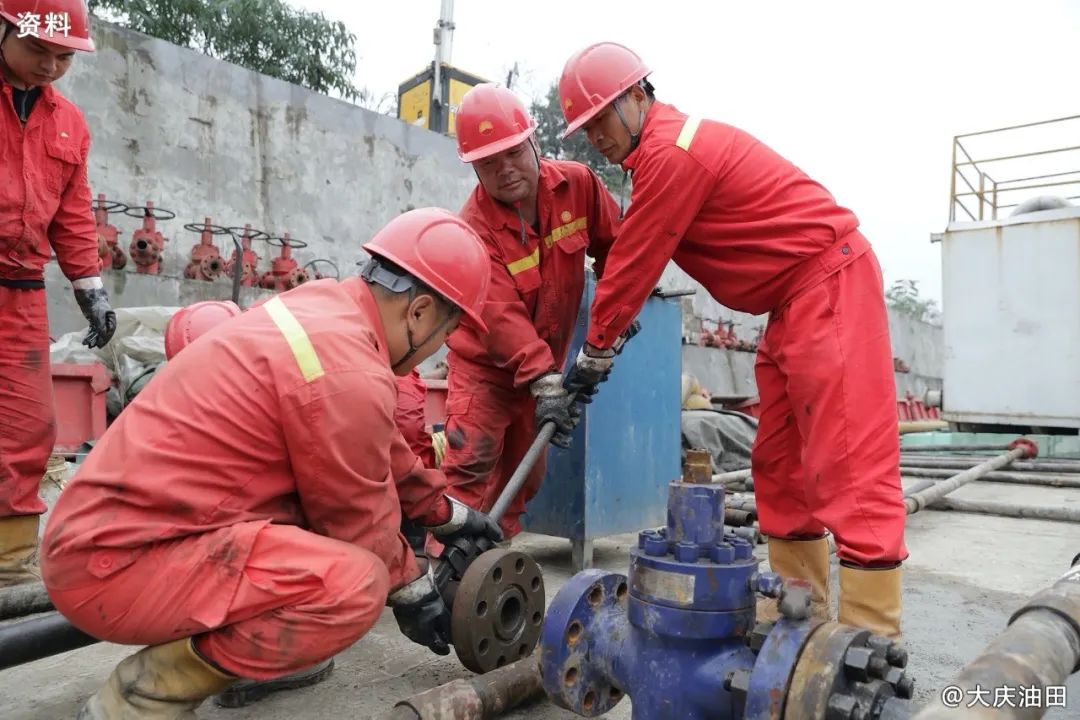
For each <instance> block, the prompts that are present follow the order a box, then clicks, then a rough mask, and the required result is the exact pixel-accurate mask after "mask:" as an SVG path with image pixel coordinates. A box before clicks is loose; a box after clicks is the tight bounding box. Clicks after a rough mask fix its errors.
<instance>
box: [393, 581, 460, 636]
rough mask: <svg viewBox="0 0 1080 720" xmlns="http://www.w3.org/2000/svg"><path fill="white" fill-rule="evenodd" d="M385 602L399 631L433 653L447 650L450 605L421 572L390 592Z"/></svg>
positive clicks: (433, 583)
mask: <svg viewBox="0 0 1080 720" xmlns="http://www.w3.org/2000/svg"><path fill="white" fill-rule="evenodd" d="M386 604H387V605H389V606H390V607H392V608H393V609H394V619H396V620H397V624H398V628H400V630H401V634H402V635H404V636H405V637H407V638H409V639H410V640H412V641H413V642H414V643H416V644H417V645H423V646H424V647H426V648H429V649H430V650H431V651H432V652H433V653H435V654H436V655H449V654H450V642H451V638H450V609H449V608H448V607H446V603H445V602H443V599H442V595H440V594H439V591H438V590H436V589H435V582H434V581H433V580H432V577H431V575H430V574H428V573H425V574H423V575H421V576H420V577H418V578H416V579H415V580H413V581H412V582H411V583H409V584H408V585H406V586H405V587H403V588H401V589H400V590H398V591H397V592H395V593H394V594H393V595H391V596H390V597H389V598H388V599H387V601H386Z"/></svg>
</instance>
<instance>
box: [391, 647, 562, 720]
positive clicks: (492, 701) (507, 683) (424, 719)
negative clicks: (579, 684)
mask: <svg viewBox="0 0 1080 720" xmlns="http://www.w3.org/2000/svg"><path fill="white" fill-rule="evenodd" d="M543 696H544V688H543V685H542V684H541V679H540V667H539V665H537V661H536V658H535V657H532V656H529V657H527V658H523V659H521V660H518V661H517V662H514V663H511V664H509V665H507V666H505V667H501V668H499V669H497V670H492V671H491V672H488V673H484V674H483V675H477V676H475V677H471V678H467V679H463V680H454V681H452V682H449V683H446V684H445V685H440V686H439V687H436V688H432V689H431V690H427V691H425V692H422V693H419V694H417V695H414V696H412V697H411V698H407V699H405V700H402V701H400V702H398V703H397V704H396V705H395V706H394V709H393V710H392V711H391V713H390V715H389V716H388V717H387V720H489V718H494V717H498V716H499V715H501V714H502V713H505V712H507V711H509V710H513V709H514V708H516V707H520V706H521V705H524V704H525V703H527V702H530V701H532V700H536V699H538V698H541V697H543Z"/></svg>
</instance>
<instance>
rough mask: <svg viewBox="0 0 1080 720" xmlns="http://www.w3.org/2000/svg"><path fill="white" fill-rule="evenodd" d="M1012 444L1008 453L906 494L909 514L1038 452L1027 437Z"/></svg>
mask: <svg viewBox="0 0 1080 720" xmlns="http://www.w3.org/2000/svg"><path fill="white" fill-rule="evenodd" d="M1012 445H1013V449H1012V450H1010V451H1009V452H1007V453H1003V454H1001V455H998V456H997V457H994V458H991V459H990V460H987V461H986V462H984V463H980V464H978V465H976V466H975V467H973V468H969V469H967V470H964V471H963V472H961V473H959V474H958V475H955V476H954V477H952V478H949V479H948V480H943V481H941V482H939V483H935V484H934V486H933V487H928V488H926V489H925V490H920V491H919V492H917V493H913V494H911V495H908V496H906V497H905V498H904V507H905V508H907V513H908V515H911V514H912V513H917V512H919V511H920V510H922V509H923V508H925V507H927V506H928V505H932V504H934V503H935V502H936V501H938V500H940V499H941V498H943V497H945V496H946V495H948V494H949V493H951V492H953V491H954V490H956V489H957V488H960V487H963V486H964V485H966V484H968V483H969V482H971V481H973V480H978V479H979V478H981V477H982V476H983V475H985V474H986V473H988V472H991V471H993V470H997V469H998V468H1001V467H1004V466H1006V465H1008V464H1009V463H1011V462H1013V461H1015V460H1018V459H1020V458H1024V457H1035V455H1037V454H1038V446H1036V445H1035V443H1034V442H1032V441H1031V440H1028V439H1026V438H1020V439H1019V440H1015V441H1013V443H1012Z"/></svg>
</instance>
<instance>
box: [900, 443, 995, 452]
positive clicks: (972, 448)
mask: <svg viewBox="0 0 1080 720" xmlns="http://www.w3.org/2000/svg"><path fill="white" fill-rule="evenodd" d="M1010 449H1011V448H1010V447H1009V444H1008V443H1005V444H1001V445H993V444H978V443H974V444H968V445H961V444H959V443H957V444H955V445H949V444H947V443H946V444H943V445H909V446H907V447H902V448H900V452H902V453H908V452H956V451H961V452H978V451H989V450H997V451H998V452H1005V451H1006V450H1010Z"/></svg>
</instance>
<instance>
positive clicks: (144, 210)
mask: <svg viewBox="0 0 1080 720" xmlns="http://www.w3.org/2000/svg"><path fill="white" fill-rule="evenodd" d="M124 214H125V215H129V216H131V217H141V218H142V221H143V224H142V227H141V228H139V229H138V230H136V231H135V232H134V233H132V235H131V246H130V247H129V248H128V252H129V253H130V254H131V260H132V262H134V263H135V272H139V273H145V274H150V275H158V274H160V273H161V256H162V255H163V254H164V253H165V236H164V235H162V234H161V233H160V232H158V229H157V221H158V220H172V219H173V218H174V217H176V213H174V212H170V211H169V210H163V209H161V208H155V207H154V203H152V202H149V201H147V203H146V207H129V208H128V209H127V210H126V211H124Z"/></svg>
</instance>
